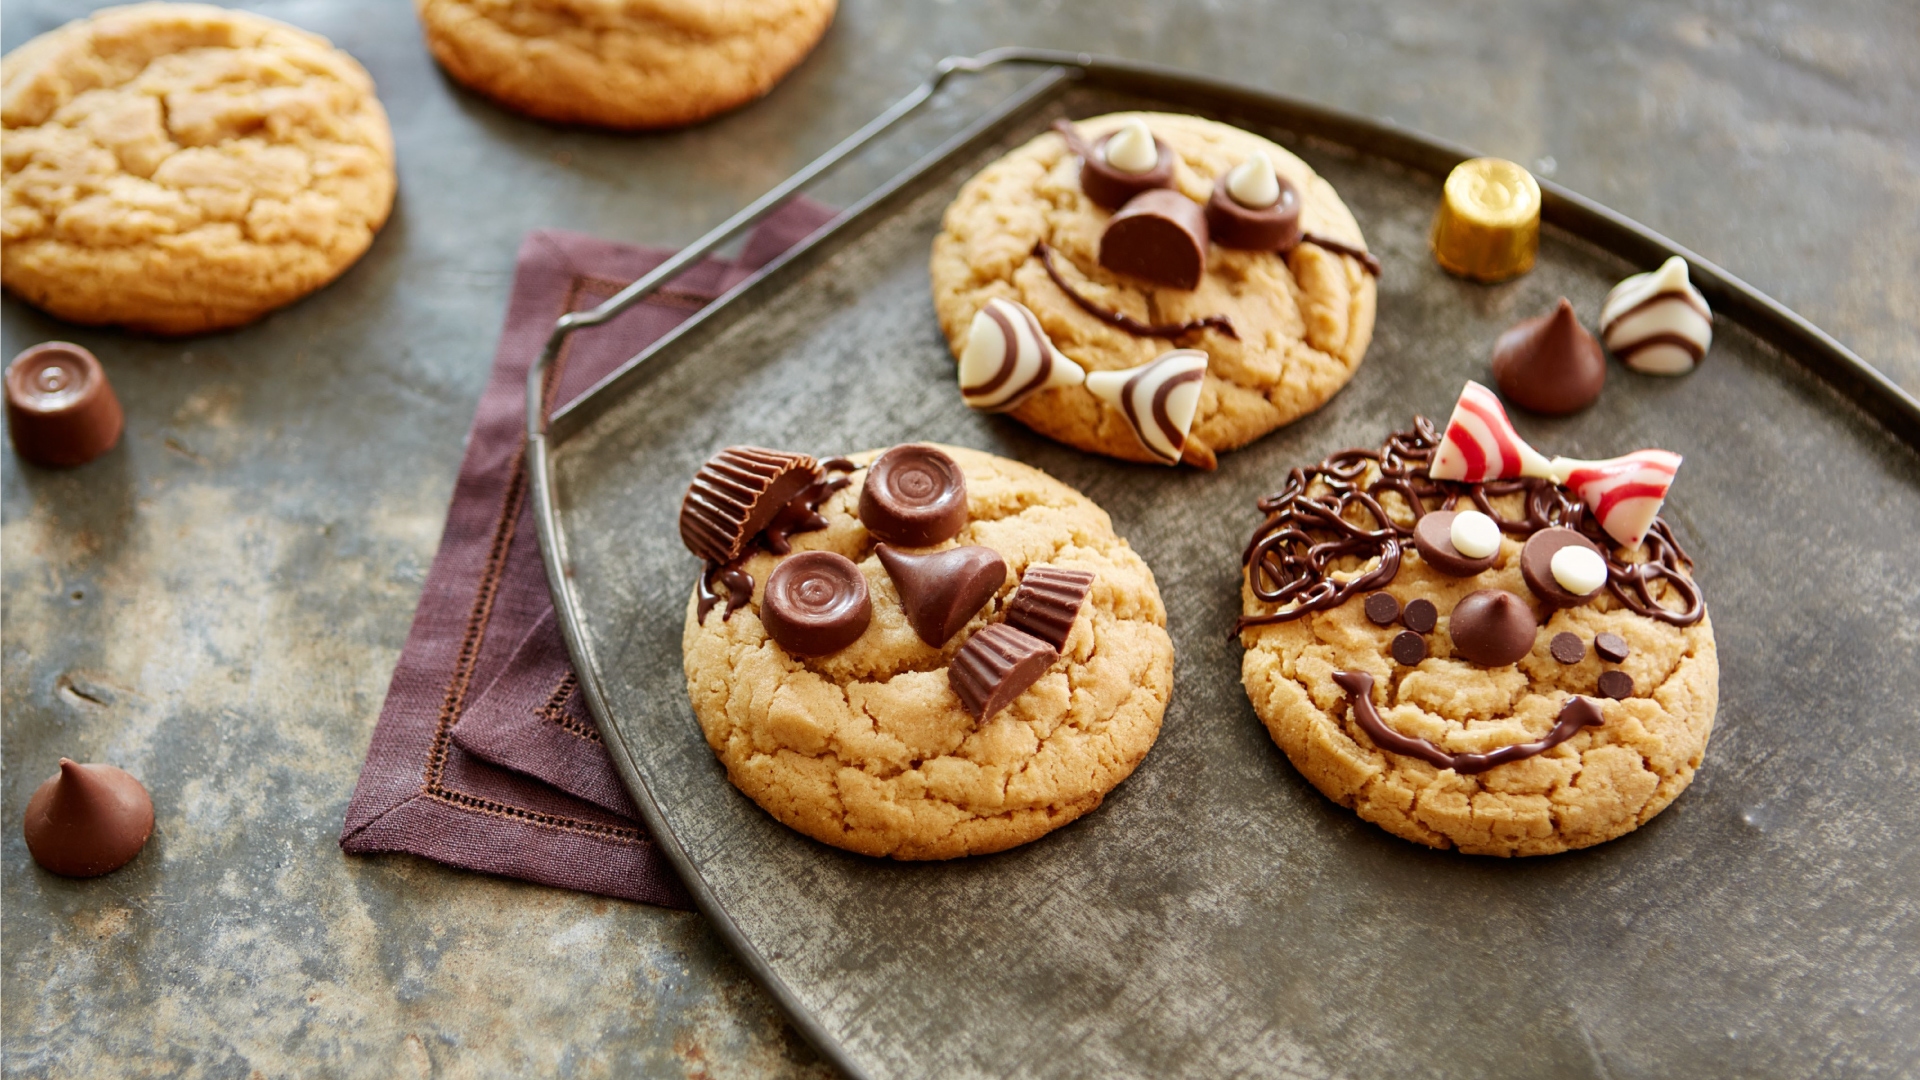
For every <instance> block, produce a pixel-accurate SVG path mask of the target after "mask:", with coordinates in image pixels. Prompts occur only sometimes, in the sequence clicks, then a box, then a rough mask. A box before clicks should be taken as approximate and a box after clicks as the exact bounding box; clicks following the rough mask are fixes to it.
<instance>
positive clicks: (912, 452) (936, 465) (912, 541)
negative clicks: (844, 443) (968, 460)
mask: <svg viewBox="0 0 1920 1080" xmlns="http://www.w3.org/2000/svg"><path fill="white" fill-rule="evenodd" d="M860 522H861V524H863V525H865V526H866V527H867V531H868V532H871V533H872V534H873V535H875V536H877V537H879V538H880V539H882V540H885V541H887V542H889V543H894V544H899V545H901V546H903V547H932V546H933V545H935V544H938V543H941V542H942V541H946V540H951V539H952V538H953V537H955V536H957V535H959V533H960V530H961V529H963V528H965V527H966V524H967V480H966V477H965V476H963V475H962V474H961V472H960V466H959V465H957V464H955V462H954V460H953V459H952V458H950V457H948V456H947V455H945V454H943V453H941V452H940V451H939V450H936V449H934V448H933V447H931V446H924V445H920V444H917V443H910V444H908V445H906V446H896V447H894V448H893V449H891V450H889V451H887V452H886V453H884V454H881V455H880V456H879V457H877V458H875V459H874V462H873V464H872V465H871V466H869V467H868V468H867V482H866V484H865V485H863V486H862V487H861V489H860Z"/></svg>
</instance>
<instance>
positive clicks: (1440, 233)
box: [1433, 158, 1540, 282]
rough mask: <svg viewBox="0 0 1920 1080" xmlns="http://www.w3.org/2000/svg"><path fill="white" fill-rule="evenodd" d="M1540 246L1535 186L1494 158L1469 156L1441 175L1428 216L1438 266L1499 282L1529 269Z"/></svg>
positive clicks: (1511, 166) (1521, 171) (1507, 163)
mask: <svg viewBox="0 0 1920 1080" xmlns="http://www.w3.org/2000/svg"><path fill="white" fill-rule="evenodd" d="M1539 250H1540V185H1539V184H1538V183H1536V182H1535V181H1534V179H1533V174H1532V173H1530V172H1528V171H1527V170H1525V169H1523V168H1521V167H1520V166H1518V165H1515V164H1514V163H1513V162H1511V161H1504V160H1502V159H1500V158H1474V159H1473V160H1471V161H1463V162H1461V163H1460V164H1458V165H1455V166H1454V167H1453V172H1451V173H1449V174H1448V175H1447V184H1446V191H1445V195H1444V197H1443V198H1442V199H1441V201H1440V213H1439V214H1438V215H1437V216H1436V217H1435V218H1434V219H1433V257H1434V259H1435V260H1436V261H1438V262H1439V263H1440V267H1441V269H1443V270H1445V271H1447V272H1448V273H1450V274H1458V275H1460V276H1461V277H1465V278H1472V279H1473V280H1475V281H1485V282H1494V281H1505V280H1507V279H1508V278H1513V277H1519V276H1520V275H1521V274H1524V273H1526V272H1527V271H1529V270H1531V269H1533V259H1534V256H1535V255H1536V254H1538V252H1539Z"/></svg>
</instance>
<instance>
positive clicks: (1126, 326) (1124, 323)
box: [1033, 240, 1240, 341]
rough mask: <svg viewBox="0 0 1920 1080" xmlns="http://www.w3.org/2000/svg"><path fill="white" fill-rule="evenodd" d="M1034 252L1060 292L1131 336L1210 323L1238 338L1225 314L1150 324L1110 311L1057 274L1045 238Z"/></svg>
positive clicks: (1174, 332) (1169, 333) (1169, 334)
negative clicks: (1178, 321)
mask: <svg viewBox="0 0 1920 1080" xmlns="http://www.w3.org/2000/svg"><path fill="white" fill-rule="evenodd" d="M1033 253H1034V254H1035V255H1037V256H1039V258H1040V265H1041V266H1044V267H1046V268H1047V276H1048V277H1050V278H1052V279H1053V283H1054V284H1055V285H1058V286H1059V287H1060V291H1061V292H1063V293H1066V294H1067V299H1069V300H1072V301H1073V302H1074V303H1076V304H1078V305H1080V310H1082V311H1084V312H1086V313H1087V314H1089V315H1091V316H1093V317H1094V318H1096V319H1099V320H1100V321H1101V322H1103V323H1106V324H1107V325H1108V326H1113V327H1118V328H1119V329H1121V330H1125V331H1126V332H1127V333H1129V334H1132V335H1133V336H1134V337H1157V338H1178V337H1185V336H1186V335H1188V334H1191V333H1193V332H1194V331H1196V330H1205V329H1207V328H1208V327H1212V328H1213V329H1215V330H1218V331H1220V332H1221V333H1223V334H1225V335H1227V336H1228V337H1230V338H1233V339H1234V340H1235V341H1238V340H1240V335H1239V334H1238V333H1236V332H1235V331H1234V329H1233V323H1232V322H1231V321H1229V320H1228V319H1227V317H1226V316H1225V315H1207V316H1204V317H1202V318H1198V319H1193V320H1190V321H1188V322H1183V323H1166V324H1162V325H1153V324H1149V323H1143V322H1141V321H1140V320H1138V319H1136V318H1133V317H1132V316H1130V315H1122V314H1121V313H1119V312H1117V311H1109V310H1108V309H1106V308H1103V307H1101V306H1100V305H1099V304H1096V303H1094V302H1093V301H1092V300H1089V299H1087V298H1086V297H1084V296H1082V295H1080V294H1079V293H1078V292H1075V291H1074V288H1073V286H1071V285H1069V284H1067V279H1066V278H1064V277H1061V276H1060V270H1059V268H1058V267H1056V266H1054V265H1053V249H1052V248H1050V247H1048V246H1047V242H1046V241H1045V240H1042V241H1039V242H1038V243H1036V244H1034V245H1033Z"/></svg>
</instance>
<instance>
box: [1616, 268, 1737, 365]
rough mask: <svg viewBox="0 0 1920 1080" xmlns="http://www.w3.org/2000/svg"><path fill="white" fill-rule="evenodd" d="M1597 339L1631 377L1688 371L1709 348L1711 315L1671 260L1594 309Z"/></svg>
mask: <svg viewBox="0 0 1920 1080" xmlns="http://www.w3.org/2000/svg"><path fill="white" fill-rule="evenodd" d="M1600 337H1601V340H1603V341H1605V342H1606V343H1607V351H1609V352H1611V353H1613V355H1615V356H1617V357H1619V358H1620V362H1621V363H1623V364H1625V365H1627V366H1628V367H1630V368H1632V369H1633V370H1635V371H1643V372H1646V373H1647V374H1649V375H1685V374H1686V373H1687V372H1689V371H1692V370H1693V368H1694V365H1696V364H1698V363H1699V362H1700V358H1701V357H1703V356H1705V355H1707V346H1709V345H1711V344H1713V312H1712V311H1711V310H1710V309H1709V308H1708V307H1707V298H1706V297H1704V296H1701V295H1700V290H1699V289H1696V288H1694V287H1693V283H1692V282H1690V281H1688V280H1687V260H1685V259H1683V258H1681V257H1680V256H1678V255H1675V256H1674V257H1673V258H1671V259H1668V260H1667V261H1666V262H1665V263H1663V264H1661V267H1660V269H1658V270H1655V271H1653V272H1652V273H1647V274H1635V275H1633V276H1632V277H1630V278H1628V279H1626V280H1625V281H1622V282H1621V283H1620V284H1618V285H1615V286H1614V287H1613V291H1612V292H1610V293H1608V294H1607V302H1606V303H1605V304H1603V305H1602V306H1601V308H1600Z"/></svg>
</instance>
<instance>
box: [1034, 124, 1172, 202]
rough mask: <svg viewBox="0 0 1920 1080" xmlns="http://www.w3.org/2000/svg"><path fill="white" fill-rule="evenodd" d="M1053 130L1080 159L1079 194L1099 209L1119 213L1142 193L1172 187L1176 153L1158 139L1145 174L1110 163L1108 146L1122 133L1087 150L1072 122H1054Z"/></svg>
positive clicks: (1085, 142)
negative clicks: (1099, 207) (1083, 193)
mask: <svg viewBox="0 0 1920 1080" xmlns="http://www.w3.org/2000/svg"><path fill="white" fill-rule="evenodd" d="M1142 126H1144V125H1142ZM1053 130H1055V131H1057V132H1059V133H1060V135H1061V137H1062V138H1065V139H1066V140H1067V147H1068V149H1070V150H1072V151H1073V152H1074V153H1075V154H1078V155H1079V156H1080V190H1081V191H1084V192H1086V195H1087V198H1089V199H1091V200H1093V202H1094V203H1095V204H1096V205H1098V206H1101V207H1104V208H1106V209H1108V210H1118V209H1119V208H1120V207H1122V206H1125V205H1126V203H1127V200H1128V199H1131V198H1133V197H1134V196H1135V195H1138V194H1140V193H1141V192H1143V191H1148V190H1151V189H1153V188H1164V187H1170V186H1171V185H1172V184H1173V150H1172V149H1171V148H1169V147H1168V146H1167V144H1166V143H1164V142H1162V141H1160V140H1159V139H1158V138H1155V139H1154V140H1153V148H1154V153H1155V158H1154V163H1153V166H1152V167H1151V168H1149V169H1147V170H1145V171H1144V172H1129V171H1127V170H1125V169H1121V168H1117V167H1115V166H1114V165H1112V164H1111V163H1109V162H1108V161H1107V144H1108V143H1110V142H1112V140H1113V138H1114V136H1116V135H1118V134H1120V132H1119V131H1113V132H1109V133H1108V134H1106V135H1104V136H1102V137H1101V138H1100V140H1099V142H1097V143H1095V144H1094V145H1092V146H1088V145H1087V141H1086V140H1085V139H1082V138H1081V137H1080V132H1079V129H1077V128H1075V127H1074V126H1073V124H1072V123H1071V122H1070V121H1067V120H1055V121H1054V122H1053ZM1121 130H1125V129H1124V128H1123V129H1121ZM1149 134H1151V133H1149Z"/></svg>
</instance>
